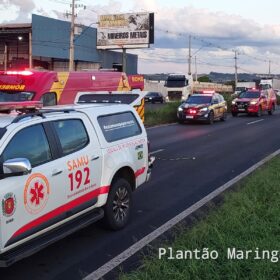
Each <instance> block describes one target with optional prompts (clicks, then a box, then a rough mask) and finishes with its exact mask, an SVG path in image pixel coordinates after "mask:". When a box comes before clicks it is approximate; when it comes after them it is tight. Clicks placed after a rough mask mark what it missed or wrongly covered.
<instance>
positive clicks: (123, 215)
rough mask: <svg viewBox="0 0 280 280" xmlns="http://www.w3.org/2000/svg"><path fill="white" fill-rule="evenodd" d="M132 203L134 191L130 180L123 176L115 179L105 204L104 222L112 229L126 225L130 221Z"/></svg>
mask: <svg viewBox="0 0 280 280" xmlns="http://www.w3.org/2000/svg"><path fill="white" fill-rule="evenodd" d="M131 203H132V191H131V186H130V184H129V182H128V181H127V180H125V179H123V178H118V179H116V180H115V181H113V183H112V186H111V190H110V192H109V195H108V199H107V203H106V204H105V206H104V214H105V215H104V218H103V219H104V220H103V221H104V224H105V226H106V227H107V228H109V229H112V230H119V229H122V228H123V227H125V226H126V225H127V223H128V221H129V217H130V212H131Z"/></svg>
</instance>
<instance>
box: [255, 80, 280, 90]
mask: <svg viewBox="0 0 280 280" xmlns="http://www.w3.org/2000/svg"><path fill="white" fill-rule="evenodd" d="M259 86H260V88H261V89H280V79H278V78H266V79H261V80H260V85H259Z"/></svg>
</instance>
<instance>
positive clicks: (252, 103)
mask: <svg viewBox="0 0 280 280" xmlns="http://www.w3.org/2000/svg"><path fill="white" fill-rule="evenodd" d="M257 103H258V102H257V101H251V102H250V104H251V105H256V104H257Z"/></svg>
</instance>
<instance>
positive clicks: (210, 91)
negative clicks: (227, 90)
mask: <svg viewBox="0 0 280 280" xmlns="http://www.w3.org/2000/svg"><path fill="white" fill-rule="evenodd" d="M202 93H215V90H203V91H202Z"/></svg>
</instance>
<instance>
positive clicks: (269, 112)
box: [268, 104, 275, 115]
mask: <svg viewBox="0 0 280 280" xmlns="http://www.w3.org/2000/svg"><path fill="white" fill-rule="evenodd" d="M274 111H275V104H272V107H271V109H270V110H268V114H269V115H273V113H274Z"/></svg>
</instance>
